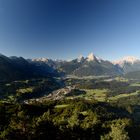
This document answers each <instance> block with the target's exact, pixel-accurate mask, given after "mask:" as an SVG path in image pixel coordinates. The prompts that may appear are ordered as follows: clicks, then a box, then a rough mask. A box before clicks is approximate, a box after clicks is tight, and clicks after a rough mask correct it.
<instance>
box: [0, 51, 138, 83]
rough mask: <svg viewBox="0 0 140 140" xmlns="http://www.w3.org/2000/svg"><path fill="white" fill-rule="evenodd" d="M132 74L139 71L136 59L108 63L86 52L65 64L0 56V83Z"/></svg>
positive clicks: (62, 61) (127, 58)
mask: <svg viewBox="0 0 140 140" xmlns="http://www.w3.org/2000/svg"><path fill="white" fill-rule="evenodd" d="M136 71H140V60H139V59H137V58H134V57H125V58H123V59H121V60H119V61H115V62H111V61H108V60H104V59H101V58H99V57H97V56H95V55H94V54H93V53H90V54H89V55H88V56H87V57H83V56H82V55H80V57H78V58H76V59H73V60H71V61H65V60H51V59H48V58H35V59H24V58H22V57H16V56H12V57H6V56H4V55H2V54H0V80H5V79H9V80H16V79H22V78H24V79H25V78H30V77H40V76H52V77H53V76H64V75H74V76H79V77H82V76H100V75H109V76H116V75H124V74H127V73H130V72H136ZM137 73H138V72H137Z"/></svg>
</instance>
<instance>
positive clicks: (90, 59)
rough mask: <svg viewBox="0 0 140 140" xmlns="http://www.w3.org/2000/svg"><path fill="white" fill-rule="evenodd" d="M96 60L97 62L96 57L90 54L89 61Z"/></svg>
mask: <svg viewBox="0 0 140 140" xmlns="http://www.w3.org/2000/svg"><path fill="white" fill-rule="evenodd" d="M94 60H97V58H96V56H95V55H94V54H93V53H90V54H89V55H88V56H87V61H94Z"/></svg>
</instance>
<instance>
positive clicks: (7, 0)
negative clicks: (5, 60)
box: [0, 0, 140, 60]
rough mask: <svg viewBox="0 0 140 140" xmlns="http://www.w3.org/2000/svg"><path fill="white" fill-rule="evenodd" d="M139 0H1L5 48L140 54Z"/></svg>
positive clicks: (60, 54)
mask: <svg viewBox="0 0 140 140" xmlns="http://www.w3.org/2000/svg"><path fill="white" fill-rule="evenodd" d="M139 5H140V1H139V0H0V53H3V54H5V55H8V56H12V55H16V56H23V57H25V58H34V57H48V58H52V59H72V58H75V57H77V56H79V55H80V54H82V55H84V56H86V55H88V53H90V52H93V53H94V54H95V55H97V56H100V57H102V58H105V59H108V60H114V59H118V58H120V57H123V56H127V55H129V56H136V57H138V58H140V8H139Z"/></svg>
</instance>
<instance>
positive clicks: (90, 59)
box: [32, 53, 123, 76]
mask: <svg viewBox="0 0 140 140" xmlns="http://www.w3.org/2000/svg"><path fill="white" fill-rule="evenodd" d="M32 62H36V63H46V64H48V65H49V66H52V67H53V68H55V69H57V70H58V71H61V72H63V73H65V74H66V75H76V76H91V75H95V76H96V75H121V74H122V73H123V70H122V68H120V67H118V66H117V65H114V64H112V62H110V61H107V60H103V59H101V58H99V57H96V56H95V55H94V54H93V53H90V54H89V55H88V56H87V57H83V56H82V55H80V57H79V58H76V59H73V60H71V61H52V60H49V59H47V58H37V59H32ZM50 62H51V64H50Z"/></svg>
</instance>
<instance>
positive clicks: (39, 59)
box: [32, 58, 49, 62]
mask: <svg viewBox="0 0 140 140" xmlns="http://www.w3.org/2000/svg"><path fill="white" fill-rule="evenodd" d="M32 61H36V62H48V61H49V59H48V58H34V59H32Z"/></svg>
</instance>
